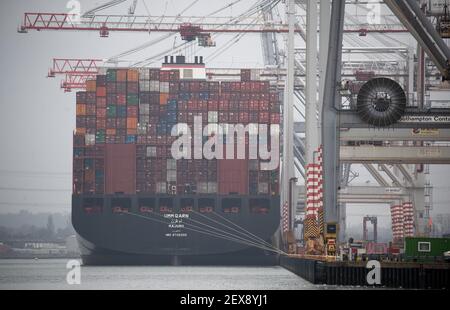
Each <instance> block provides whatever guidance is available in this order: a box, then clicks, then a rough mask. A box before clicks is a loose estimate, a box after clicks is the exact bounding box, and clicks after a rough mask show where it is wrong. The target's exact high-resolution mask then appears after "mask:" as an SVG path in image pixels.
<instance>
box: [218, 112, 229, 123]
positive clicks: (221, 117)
mask: <svg viewBox="0 0 450 310" xmlns="http://www.w3.org/2000/svg"><path fill="white" fill-rule="evenodd" d="M227 122H228V112H219V123H227Z"/></svg>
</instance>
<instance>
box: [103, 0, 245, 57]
mask: <svg viewBox="0 0 450 310" xmlns="http://www.w3.org/2000/svg"><path fill="white" fill-rule="evenodd" d="M241 1H242V0H235V1H234V2H232V3H230V4H228V5H226V6H224V7H222V8H220V9H218V10H216V11H213V12H211V13H209V14H208V16H213V15H216V14H217V13H219V12H221V11H223V10H225V9H227V8H228V7H230V6H232V5H234V4H236V3H238V2H241ZM144 6H145V8H146V10H147V13H148V14H149V15H150V11H149V10H148V7H147V5H146V4H145V1H144ZM180 14H181V13H180ZM180 14H178V15H180ZM163 18H164V17H163ZM200 20H201V19H197V20H196V21H200ZM161 23H162V19H161V22H160V24H161ZM175 35H176V33H169V34H166V35H163V36H161V37H159V38H158V39H156V40H153V41H150V42H147V43H144V44H142V45H140V46H138V47H135V48H133V49H131V50H128V51H125V52H122V53H120V54H118V55H115V56H112V57H110V58H108V60H107V61H106V62H110V61H112V60H117V59H118V58H121V57H124V56H128V55H130V54H134V53H137V52H139V51H141V50H143V49H145V48H147V47H149V46H152V45H155V44H157V43H159V42H161V41H163V40H166V39H169V38H170V37H172V36H175ZM175 48H176V47H175V46H174V47H173V48H172V49H175ZM165 53H167V52H165ZM165 53H164V54H165ZM152 58H153V57H152ZM141 62H142V61H141ZM141 62H139V63H141Z"/></svg>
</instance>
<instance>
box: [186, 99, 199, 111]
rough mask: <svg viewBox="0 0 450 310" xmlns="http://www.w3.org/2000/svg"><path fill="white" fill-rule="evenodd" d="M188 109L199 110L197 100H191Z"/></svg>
mask: <svg viewBox="0 0 450 310" xmlns="http://www.w3.org/2000/svg"><path fill="white" fill-rule="evenodd" d="M187 109H188V111H197V110H198V106H197V102H196V101H192V100H189V101H188V108H187Z"/></svg>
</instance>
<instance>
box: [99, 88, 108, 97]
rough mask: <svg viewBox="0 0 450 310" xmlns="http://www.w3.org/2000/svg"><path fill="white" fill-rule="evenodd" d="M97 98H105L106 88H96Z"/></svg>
mask: <svg viewBox="0 0 450 310" xmlns="http://www.w3.org/2000/svg"><path fill="white" fill-rule="evenodd" d="M97 97H106V87H105V86H100V87H97Z"/></svg>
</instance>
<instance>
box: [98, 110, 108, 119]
mask: <svg viewBox="0 0 450 310" xmlns="http://www.w3.org/2000/svg"><path fill="white" fill-rule="evenodd" d="M96 115H97V117H100V118H106V108H97V111H96Z"/></svg>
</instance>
